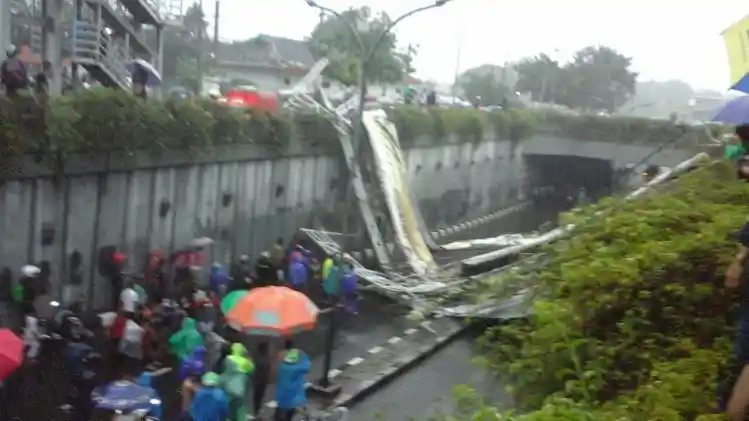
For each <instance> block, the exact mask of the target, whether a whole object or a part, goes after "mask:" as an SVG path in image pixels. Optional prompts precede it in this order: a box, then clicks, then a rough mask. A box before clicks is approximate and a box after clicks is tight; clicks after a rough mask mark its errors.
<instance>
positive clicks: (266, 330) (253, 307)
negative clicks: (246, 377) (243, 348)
mask: <svg viewBox="0 0 749 421" xmlns="http://www.w3.org/2000/svg"><path fill="white" fill-rule="evenodd" d="M319 311H320V309H318V308H317V306H316V305H315V303H313V302H312V301H311V300H310V299H309V298H307V296H306V295H304V294H302V293H301V292H298V291H295V290H293V289H291V288H288V287H275V286H271V287H262V288H255V289H253V290H251V291H250V292H248V293H247V294H246V295H245V296H243V297H242V298H241V299H240V300H239V301H237V303H236V304H235V305H234V307H232V309H231V310H229V312H228V313H227V315H226V321H227V323H228V324H229V326H231V327H232V328H234V329H236V330H238V331H241V332H245V333H249V334H252V335H263V336H288V335H291V334H294V333H298V332H301V331H305V330H310V329H312V328H314V327H315V323H317V313H319Z"/></svg>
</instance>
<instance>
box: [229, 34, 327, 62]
mask: <svg viewBox="0 0 749 421" xmlns="http://www.w3.org/2000/svg"><path fill="white" fill-rule="evenodd" d="M218 60H219V62H235V63H246V64H247V65H263V66H273V67H297V68H309V67H312V65H313V64H314V63H315V61H316V60H315V57H314V56H313V55H312V52H311V51H310V49H309V45H308V44H307V42H306V41H299V40H295V39H289V38H282V37H274V36H270V35H263V34H261V35H258V36H257V37H255V38H252V39H249V40H246V41H234V42H232V43H231V44H228V43H225V44H221V47H220V49H219V53H218Z"/></svg>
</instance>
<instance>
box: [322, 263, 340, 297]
mask: <svg viewBox="0 0 749 421" xmlns="http://www.w3.org/2000/svg"><path fill="white" fill-rule="evenodd" d="M328 261H330V267H326V266H325V264H323V273H322V275H323V283H322V289H323V291H325V295H327V297H328V300H331V301H332V300H333V299H335V298H336V297H338V295H339V294H340V292H341V274H342V271H341V254H340V253H338V254H336V255H335V256H333V258H332V259H326V260H325V263H328ZM326 269H327V270H326Z"/></svg>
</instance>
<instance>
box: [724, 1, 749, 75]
mask: <svg viewBox="0 0 749 421" xmlns="http://www.w3.org/2000/svg"><path fill="white" fill-rule="evenodd" d="M721 35H722V36H723V41H724V42H725V44H726V50H727V52H728V64H729V66H730V67H731V80H730V82H731V85H733V84H735V83H736V82H738V81H739V79H741V78H742V77H744V75H746V74H747V73H749V15H747V16H745V17H744V18H743V19H741V20H740V21H738V22H736V23H734V24H733V25H731V26H730V27H729V28H728V29H726V30H725V31H723V32H722V33H721Z"/></svg>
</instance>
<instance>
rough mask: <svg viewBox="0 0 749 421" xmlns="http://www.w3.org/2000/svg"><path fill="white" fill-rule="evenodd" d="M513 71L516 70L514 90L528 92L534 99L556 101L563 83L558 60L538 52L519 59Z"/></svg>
mask: <svg viewBox="0 0 749 421" xmlns="http://www.w3.org/2000/svg"><path fill="white" fill-rule="evenodd" d="M515 71H517V72H518V81H517V84H516V85H515V89H516V90H518V91H520V92H526V93H529V94H530V95H531V98H532V99H533V100H534V101H538V102H557V101H556V100H557V97H558V92H559V91H560V88H561V85H562V83H563V71H562V68H561V66H560V64H559V62H557V61H556V60H553V59H552V58H551V57H549V56H548V55H546V54H539V55H537V56H535V57H529V58H525V59H522V60H520V62H518V63H517V64H516V65H515Z"/></svg>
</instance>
